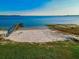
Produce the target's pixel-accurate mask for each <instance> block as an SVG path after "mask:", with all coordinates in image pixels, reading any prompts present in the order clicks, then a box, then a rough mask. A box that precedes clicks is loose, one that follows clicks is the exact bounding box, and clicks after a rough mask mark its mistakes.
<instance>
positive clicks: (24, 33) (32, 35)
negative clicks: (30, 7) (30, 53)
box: [0, 27, 66, 42]
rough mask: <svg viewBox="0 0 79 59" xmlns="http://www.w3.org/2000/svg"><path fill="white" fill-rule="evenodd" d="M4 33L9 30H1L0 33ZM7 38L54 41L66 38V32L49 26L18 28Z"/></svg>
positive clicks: (25, 40) (21, 40)
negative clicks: (51, 28) (63, 32)
mask: <svg viewBox="0 0 79 59" xmlns="http://www.w3.org/2000/svg"><path fill="white" fill-rule="evenodd" d="M3 33H7V31H0V34H3ZM5 38H6V39H10V40H13V41H17V42H52V41H64V40H66V37H65V35H64V34H62V33H59V32H58V31H56V30H53V31H52V30H50V29H48V28H47V27H41V28H29V29H21V30H17V31H14V32H12V33H11V34H10V36H8V37H5Z"/></svg>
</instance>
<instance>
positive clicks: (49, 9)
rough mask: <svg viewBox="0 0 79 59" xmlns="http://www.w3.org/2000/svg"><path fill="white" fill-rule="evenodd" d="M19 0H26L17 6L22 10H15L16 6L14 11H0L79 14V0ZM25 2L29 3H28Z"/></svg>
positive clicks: (21, 13)
mask: <svg viewBox="0 0 79 59" xmlns="http://www.w3.org/2000/svg"><path fill="white" fill-rule="evenodd" d="M19 1H20V2H19ZM17 2H18V3H21V4H22V2H24V3H23V5H19V7H18V6H17V7H18V8H20V10H18V9H17V10H14V9H16V8H13V9H12V10H13V11H4V12H0V14H8V15H11V14H12V15H79V0H27V2H29V3H27V2H25V0H17ZM25 3H27V5H26V4H25ZM22 6H23V7H22ZM24 6H25V7H24ZM30 6H31V7H30ZM21 7H22V8H21ZM6 8H7V7H6Z"/></svg>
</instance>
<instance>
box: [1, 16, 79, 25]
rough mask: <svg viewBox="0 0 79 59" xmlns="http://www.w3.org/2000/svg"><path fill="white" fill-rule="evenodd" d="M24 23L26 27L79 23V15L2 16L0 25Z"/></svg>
mask: <svg viewBox="0 0 79 59" xmlns="http://www.w3.org/2000/svg"><path fill="white" fill-rule="evenodd" d="M16 23H23V24H24V26H25V27H32V26H44V25H46V24H78V23H79V16H0V27H10V26H12V25H13V24H16Z"/></svg>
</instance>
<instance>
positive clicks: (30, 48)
mask: <svg viewBox="0 0 79 59" xmlns="http://www.w3.org/2000/svg"><path fill="white" fill-rule="evenodd" d="M0 59H79V44H78V43H75V42H52V43H44V44H40V43H39V44H38V43H7V44H0Z"/></svg>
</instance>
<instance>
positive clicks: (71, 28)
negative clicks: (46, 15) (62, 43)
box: [48, 24, 79, 35]
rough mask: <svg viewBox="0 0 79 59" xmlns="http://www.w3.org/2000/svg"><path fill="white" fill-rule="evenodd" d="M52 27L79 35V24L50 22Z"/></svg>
mask: <svg viewBox="0 0 79 59" xmlns="http://www.w3.org/2000/svg"><path fill="white" fill-rule="evenodd" d="M48 27H49V28H50V29H57V30H60V31H62V32H64V33H69V34H75V35H79V25H76V24H50V25H48Z"/></svg>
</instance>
